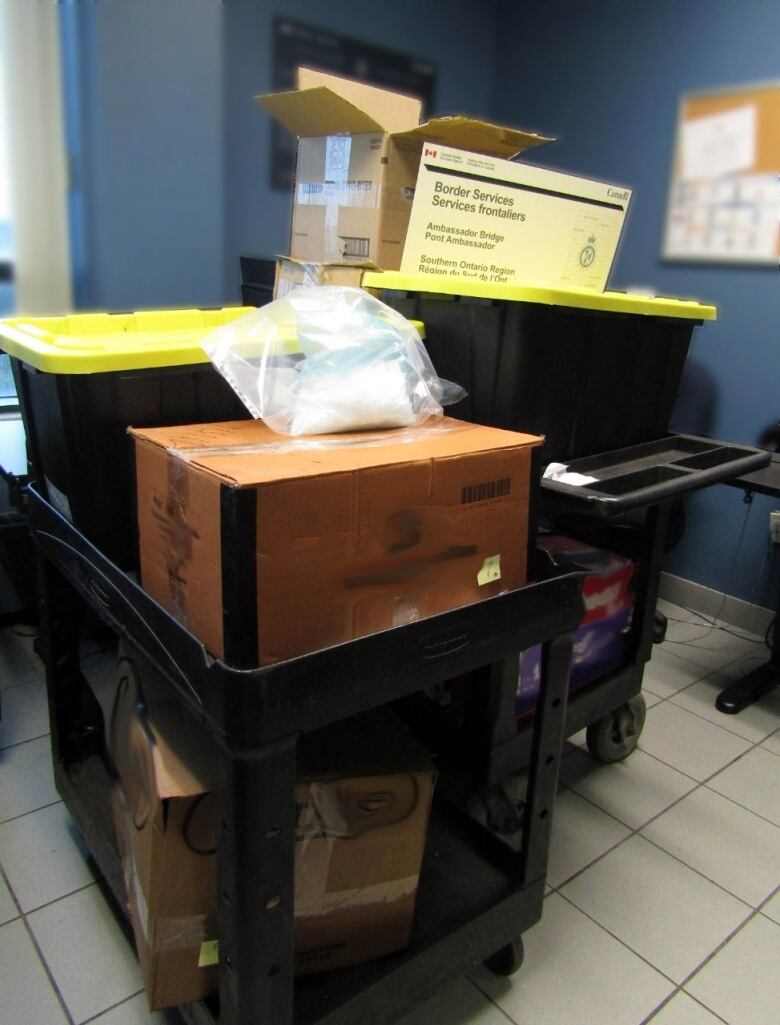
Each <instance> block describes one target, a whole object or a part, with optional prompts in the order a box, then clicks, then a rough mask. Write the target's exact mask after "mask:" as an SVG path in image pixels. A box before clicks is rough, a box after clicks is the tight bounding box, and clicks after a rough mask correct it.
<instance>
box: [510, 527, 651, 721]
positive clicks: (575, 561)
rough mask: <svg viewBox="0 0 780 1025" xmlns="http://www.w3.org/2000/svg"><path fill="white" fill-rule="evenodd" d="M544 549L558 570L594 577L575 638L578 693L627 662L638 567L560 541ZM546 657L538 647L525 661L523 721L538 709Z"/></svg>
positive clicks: (520, 698) (573, 683) (573, 680)
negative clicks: (626, 650)
mask: <svg viewBox="0 0 780 1025" xmlns="http://www.w3.org/2000/svg"><path fill="white" fill-rule="evenodd" d="M538 544H539V547H540V548H544V549H545V550H546V551H547V552H549V554H550V556H551V557H552V559H553V561H554V562H555V564H556V565H558V566H567V567H570V568H572V569H584V570H586V571H587V572H588V576H587V577H585V580H584V581H583V586H582V594H583V599H584V601H585V615H584V616H583V618H582V622H581V623H580V626H579V629H578V630H577V631H576V632H575V634H574V638H573V640H574V651H573V655H572V665H571V677H570V681H569V689H570V690H576V689H577V688H578V687H583V686H584V685H585V684H586V683H590V682H591V681H592V680H595V679H598V678H599V677H600V676H604V675H605V674H606V673H609V672H611V671H612V670H615V669H618V668H619V667H620V665H621V664H622V662H623V656H624V652H625V644H626V635H627V632H628V628H629V626H630V624H631V613H632V610H633V596H632V594H631V578H632V576H633V572H634V564H633V563H632V562H631V560H630V559H627V558H625V557H624V556H622V555H616V554H615V553H614V552H607V551H604V550H603V549H599V548H593V547H592V546H590V545H586V544H584V543H583V542H581V541H576V540H574V539H573V538H568V537H562V536H560V535H552V534H551V535H549V536H547V537H540V538H539V542H538ZM541 655H542V648H541V645H536V646H534V647H533V648H528V649H527V650H526V651H524V652H523V653H522V655H521V656H520V677H519V680H518V687H517V699H516V702H515V712H516V714H517V716H518V718H520V717H521V716H524V715H527V714H528V713H529V712H532V711H533V709H534V706H535V704H536V698H537V696H538V693H539V678H540V672H541Z"/></svg>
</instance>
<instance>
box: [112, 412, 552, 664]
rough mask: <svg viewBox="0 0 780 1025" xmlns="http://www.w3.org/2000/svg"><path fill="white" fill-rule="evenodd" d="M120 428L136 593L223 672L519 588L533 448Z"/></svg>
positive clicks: (519, 442) (492, 432) (504, 436)
mask: <svg viewBox="0 0 780 1025" xmlns="http://www.w3.org/2000/svg"><path fill="white" fill-rule="evenodd" d="M132 433H133V434H134V436H135V449H136V479H137V485H138V529H139V542H140V563H141V583H142V585H143V587H144V589H145V590H146V591H147V592H148V593H149V594H150V595H151V596H152V597H153V598H154V599H155V600H156V601H157V602H159V603H160V604H161V605H162V606H163V607H164V608H166V609H167V610H168V611H169V612H170V613H171V614H172V615H173V616H175V617H176V618H177V619H178V620H179V621H180V622H182V623H184V625H185V626H186V627H187V629H188V630H190V632H191V633H193V634H194V635H195V636H196V637H197V638H198V639H199V640H201V641H202V642H203V643H204V644H205V645H206V646H207V647H208V648H209V649H210V651H212V652H213V653H214V654H215V655H217V656H218V657H220V658H222V659H224V660H225V661H227V662H228V663H229V664H231V665H235V666H237V667H240V668H250V667H253V666H257V665H258V664H262V665H267V664H271V663H273V662H277V661H280V660H283V659H289V658H294V657H296V656H298V655H303V654H306V653H308V652H312V651H317V650H318V649H321V648H327V647H330V646H332V645H334V644H340V643H343V642H344V641H349V640H353V639H355V638H357V637H361V636H364V635H366V634H371V633H376V632H378V631H380V630H387V629H390V628H391V627H395V626H400V625H404V624H406V623H410V622H413V621H416V620H419V619H423V618H425V617H427V616H432V615H436V614H437V613H440V612H447V611H449V610H451V609H455V608H459V607H461V606H463V605H468V604H470V603H472V602H476V601H479V600H480V599H482V598H489V597H491V596H493V595H497V594H499V593H501V592H502V591H505V590H509V589H511V588H515V587H522V586H523V585H524V584H525V583H526V563H527V543H528V518H529V486H530V477H531V452H532V450H533V448H534V446H536V445H538V444H540V443H541V440H542V439H541V438H537V437H534V436H532V435H528V434H518V433H515V432H510V431H503V430H497V429H495V428H492V427H480V426H477V425H476V424H468V423H463V422H461V421H458V420H452V419H450V418H447V417H445V418H444V419H442V420H438V421H429V422H426V423H424V424H422V425H421V426H419V427H409V428H399V429H396V430H383V431H363V432H358V433H353V434H336V435H318V436H311V437H302V438H288V437H285V436H283V435H279V434H274V433H273V432H272V431H271V430H269V429H268V428H267V427H266V426H265V425H264V424H263V423H262V422H260V421H250V422H246V421H244V422H234V423H222V424H210V425H207V426H204V425H195V426H193V427H172V428H153V429H137V430H133V431H132Z"/></svg>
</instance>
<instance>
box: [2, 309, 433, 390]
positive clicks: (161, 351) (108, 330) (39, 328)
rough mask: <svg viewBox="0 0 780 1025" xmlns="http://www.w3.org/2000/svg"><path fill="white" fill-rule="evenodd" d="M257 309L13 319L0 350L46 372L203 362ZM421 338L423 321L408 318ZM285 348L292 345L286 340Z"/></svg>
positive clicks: (4, 331) (4, 325)
mask: <svg viewBox="0 0 780 1025" xmlns="http://www.w3.org/2000/svg"><path fill="white" fill-rule="evenodd" d="M256 308H257V307H254V306H234V307H229V308H225V309H221V310H148V311H144V312H139V313H76V314H72V315H70V316H67V317H13V318H11V319H9V320H2V321H0V350H2V351H3V352H7V353H8V355H9V356H14V357H16V358H17V359H19V360H21V361H22V362H24V363H27V364H28V365H29V366H31V367H34V368H35V369H36V370H40V371H42V372H43V373H46V374H99V373H106V372H108V371H121V370H151V369H154V368H159V367H180V366H187V365H189V364H194V363H208V362H209V358H208V356H207V355H206V353H205V352H204V350H203V348H202V345H201V343H202V341H203V339H204V338H205V337H206V335H207V334H208V333H209V332H210V331H213V330H214V328H217V327H220V326H221V325H222V324H229V323H230V322H231V321H233V320H237V319H238V318H239V317H243V316H244V315H245V314H247V313H252V312H253V311H254V310H255V309H256ZM411 323H412V324H413V325H414V326H415V327H416V328H417V330H418V331H419V333H420V335H421V336H422V337H425V335H424V329H423V325H422V324H420V323H419V321H411ZM291 351H292V352H296V351H297V346H296V345H295V343H291Z"/></svg>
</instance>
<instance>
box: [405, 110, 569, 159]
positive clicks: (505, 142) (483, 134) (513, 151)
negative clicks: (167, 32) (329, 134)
mask: <svg viewBox="0 0 780 1025" xmlns="http://www.w3.org/2000/svg"><path fill="white" fill-rule="evenodd" d="M394 138H397V139H398V138H400V139H416V140H418V141H419V142H438V143H440V144H441V145H442V146H454V147H456V148H458V149H465V150H470V151H471V152H473V153H488V154H490V155H491V156H494V157H503V158H508V157H513V156H516V155H517V154H518V153H522V152H524V151H525V150H527V149H531V148H533V147H534V146H541V145H543V144H544V143H547V142H555V139H554V138H552V137H550V136H545V135H537V134H536V133H535V132H524V131H522V130H521V129H519V128H507V127H506V125H494V124H492V123H491V122H490V121H480V120H478V119H476V118H471V117H464V116H463V115H454V116H452V117H434V118H431V119H430V120H429V121H424V122H423V124H421V125H418V126H417V127H416V128H412V129H410V130H409V131H405V132H396V133H394Z"/></svg>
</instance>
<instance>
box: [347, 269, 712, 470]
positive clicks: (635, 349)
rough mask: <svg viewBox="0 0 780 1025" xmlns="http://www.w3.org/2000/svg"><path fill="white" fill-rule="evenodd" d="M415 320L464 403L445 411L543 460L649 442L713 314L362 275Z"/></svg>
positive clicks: (585, 295) (609, 295) (632, 299)
mask: <svg viewBox="0 0 780 1025" xmlns="http://www.w3.org/2000/svg"><path fill="white" fill-rule="evenodd" d="M363 285H364V286H365V287H366V288H376V289H380V290H381V298H382V299H383V301H384V302H386V303H388V305H390V306H392V307H394V308H395V309H397V310H398V311H399V312H401V313H403V314H404V316H406V317H409V318H414V319H416V320H422V321H424V323H425V330H426V341H425V344H426V348H427V349H428V352H429V353H430V355H431V359H432V360H433V363H434V366H435V367H436V370H437V372H438V373H439V374H440V376H442V377H444V378H447V379H449V380H452V381H456V382H457V383H458V384H460V385H462V386H463V387H464V388H465V389H466V390H467V392H468V396H467V397H466V398H465V399H464V400H463V401H462V402H461V403H459V404H458V405H456V406H451V407H449V408H448V410H447V412H448V413H450V414H451V415H452V416H456V417H461V418H462V419H464V420H472V421H475V422H477V423H483V424H488V425H491V426H494V427H507V428H513V429H515V430H521V431H527V432H529V433H531V434H543V435H544V436H545V445H544V450H543V460H544V462H545V463H549V462H564V463H565V462H568V461H569V460H571V459H576V458H577V457H579V456H584V455H590V454H592V453H594V452H604V451H607V450H610V449H615V448H623V447H625V446H626V445H636V444H640V443H642V442H647V441H654V440H655V439H657V438H659V437H661V436H663V435H664V434H666V432H667V431H668V429H669V420H670V417H671V414H672V408H673V406H674V401H675V398H676V396H677V391H678V388H679V384H680V376H681V374H682V369H683V365H684V364H685V360H686V357H687V355H688V346H689V343H690V340H691V336H692V334H693V329H694V328H695V327H696V325H697V324H700V323H701V322H702V321H703V320H711V319H713V318H714V317H715V309H714V308H713V307H712V306H703V305H700V304H699V303H696V302H687V301H682V300H677V299H650V298H646V297H644V296H639V295H629V294H626V293H620V292H603V293H598V292H585V291H582V290H571V291H566V290H563V289H557V288H545V287H541V286H534V285H523V286H514V285H513V286H509V285H487V284H479V283H478V282H474V281H465V280H464V281H459V280H457V279H443V280H441V281H439V280H438V279H436V278H431V277H414V276H410V275H404V274H400V273H395V272H390V271H385V272H383V273H367V274H365V275H364V276H363Z"/></svg>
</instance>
